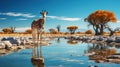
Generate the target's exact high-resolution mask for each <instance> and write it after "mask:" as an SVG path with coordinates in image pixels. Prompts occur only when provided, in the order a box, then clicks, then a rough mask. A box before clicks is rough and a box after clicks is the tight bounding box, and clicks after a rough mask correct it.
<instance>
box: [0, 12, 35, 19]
mask: <svg viewBox="0 0 120 67" xmlns="http://www.w3.org/2000/svg"><path fill="white" fill-rule="evenodd" d="M0 15H7V16H15V17H18V16H21V17H26V18H33V17H35V15H31V14H28V13H15V12H7V13H0Z"/></svg>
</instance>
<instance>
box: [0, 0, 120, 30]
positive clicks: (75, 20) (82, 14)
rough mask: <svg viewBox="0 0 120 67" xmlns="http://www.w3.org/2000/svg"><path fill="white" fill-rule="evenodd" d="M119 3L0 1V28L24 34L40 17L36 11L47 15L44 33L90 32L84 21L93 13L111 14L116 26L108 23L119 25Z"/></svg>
mask: <svg viewBox="0 0 120 67" xmlns="http://www.w3.org/2000/svg"><path fill="white" fill-rule="evenodd" d="M119 3H120V0H0V29H3V28H7V27H11V26H13V27H16V30H15V31H16V32H24V31H25V30H26V29H30V28H31V23H32V21H33V20H35V19H39V18H41V14H40V11H42V10H46V11H47V12H48V14H47V17H46V22H45V30H46V31H48V29H50V28H56V27H57V25H60V26H61V30H64V31H67V29H66V27H67V26H72V25H75V26H78V27H79V30H78V31H83V32H84V31H86V30H87V29H92V27H89V28H88V27H87V25H88V23H87V22H84V21H83V20H84V18H86V17H88V15H89V14H91V13H92V12H95V11H96V10H108V11H111V12H114V14H115V16H116V18H117V20H118V21H117V23H109V25H110V26H111V27H112V28H116V27H119V25H120V8H119V7H120V5H119Z"/></svg>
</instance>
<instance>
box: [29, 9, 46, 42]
mask: <svg viewBox="0 0 120 67" xmlns="http://www.w3.org/2000/svg"><path fill="white" fill-rule="evenodd" d="M40 14H41V15H42V18H40V19H37V20H34V21H33V22H32V24H31V29H32V38H33V43H34V44H35V43H36V41H37V42H38V40H39V32H40V33H42V31H43V29H44V23H45V20H46V15H47V14H48V12H46V11H45V10H42V12H40Z"/></svg>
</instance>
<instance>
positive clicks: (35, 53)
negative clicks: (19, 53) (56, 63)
mask: <svg viewBox="0 0 120 67" xmlns="http://www.w3.org/2000/svg"><path fill="white" fill-rule="evenodd" d="M31 62H32V64H33V65H34V66H36V67H45V65H44V57H43V56H42V46H41V45H40V46H37V47H35V46H34V48H33V49H32V58H31Z"/></svg>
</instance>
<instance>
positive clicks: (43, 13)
mask: <svg viewBox="0 0 120 67" xmlns="http://www.w3.org/2000/svg"><path fill="white" fill-rule="evenodd" d="M40 14H41V15H42V17H43V18H45V17H46V15H47V14H48V12H47V11H46V10H42V12H40Z"/></svg>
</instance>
